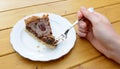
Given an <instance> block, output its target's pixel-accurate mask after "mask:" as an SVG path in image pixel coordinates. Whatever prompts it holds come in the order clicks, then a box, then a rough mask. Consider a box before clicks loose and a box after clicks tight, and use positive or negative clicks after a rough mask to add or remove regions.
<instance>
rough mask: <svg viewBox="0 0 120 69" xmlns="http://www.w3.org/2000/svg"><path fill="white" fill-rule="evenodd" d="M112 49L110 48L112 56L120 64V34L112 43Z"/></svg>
mask: <svg viewBox="0 0 120 69" xmlns="http://www.w3.org/2000/svg"><path fill="white" fill-rule="evenodd" d="M110 47H112V48H111V50H109V54H110V58H111V59H113V60H115V61H116V62H118V63H119V64H120V36H119V35H117V36H116V37H115V38H113V42H112V43H110Z"/></svg>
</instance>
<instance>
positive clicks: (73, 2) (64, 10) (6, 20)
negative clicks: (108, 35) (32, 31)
mask: <svg viewBox="0 0 120 69" xmlns="http://www.w3.org/2000/svg"><path fill="white" fill-rule="evenodd" d="M119 1H120V0H114V1H113V0H109V1H108V0H101V1H97V0H94V1H90V0H67V1H61V2H57V3H50V4H45V5H38V6H33V7H28V8H22V9H17V10H11V11H6V12H2V13H0V29H4V28H8V27H12V26H13V25H14V24H15V23H16V22H17V21H18V20H19V19H21V18H23V17H24V16H27V15H30V14H33V13H40V12H50V13H56V14H59V15H68V14H71V13H75V12H77V11H78V10H79V8H80V6H82V5H84V6H87V7H91V6H92V7H94V8H97V7H101V6H107V5H111V4H115V3H119ZM89 2H90V3H89ZM95 3H97V4H95ZM62 4H64V5H62ZM113 8H114V7H113ZM117 8H119V5H118V7H117ZM111 10H112V9H111ZM104 12H105V11H104ZM108 14H109V13H108ZM117 17H118V16H117Z"/></svg>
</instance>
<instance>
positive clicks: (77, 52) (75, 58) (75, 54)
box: [0, 22, 120, 69]
mask: <svg viewBox="0 0 120 69" xmlns="http://www.w3.org/2000/svg"><path fill="white" fill-rule="evenodd" d="M113 27H114V28H115V30H116V31H117V32H118V33H119V34H120V31H119V30H120V22H118V23H114V24H113ZM1 32H2V31H1ZM5 32H7V31H6V30H5ZM5 32H2V33H5ZM5 35H6V38H9V34H7V33H6V34H5ZM5 35H4V36H5ZM0 36H1V35H0ZM1 37H2V36H1ZM7 42H8V39H7V40H6V41H4V42H3V41H1V43H7ZM5 45H6V44H3V45H1V44H0V48H3V47H5ZM7 46H8V47H9V48H11V45H10V44H9V45H7ZM3 49H4V48H3ZM5 51H6V52H8V53H9V52H11V51H10V50H5ZM1 52H2V51H1ZM1 52H0V54H1ZM98 56H100V53H99V52H97V51H96V50H95V48H93V47H92V45H91V44H89V42H88V41H86V40H84V39H80V38H79V36H77V40H76V43H75V47H74V48H73V49H72V51H71V52H70V53H68V54H67V55H66V56H64V57H62V58H60V59H58V60H55V61H51V62H44V63H42V62H37V66H38V67H39V68H43V69H48V68H49V69H56V68H58V69H66V68H68V67H72V66H74V65H78V64H81V63H83V62H86V61H88V60H91V59H93V58H95V57H98ZM4 57H5V58H4ZM13 57H14V58H13ZM1 58H2V59H1ZM15 58H16V59H15ZM17 58H18V56H16V55H10V56H9V55H8V56H3V57H0V61H1V62H0V67H2V66H5V65H9V64H10V65H12V66H15V64H14V62H15V61H19V59H17ZM21 59H22V57H21ZM8 61H10V62H11V63H8ZM20 61H26V59H22V60H20ZM3 63H4V64H3ZM21 64H22V63H21ZM24 64H25V63H23V65H24ZM31 64H32V63H31ZM33 64H34V63H33ZM63 64H64V65H63ZM28 65H30V64H29V63H28ZM3 68H6V67H3ZM13 69H14V68H13Z"/></svg>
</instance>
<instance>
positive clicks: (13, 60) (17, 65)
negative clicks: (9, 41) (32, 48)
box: [0, 54, 36, 69]
mask: <svg viewBox="0 0 120 69" xmlns="http://www.w3.org/2000/svg"><path fill="white" fill-rule="evenodd" d="M0 68H1V69H9V68H10V69H36V62H33V61H30V60H27V59H25V58H22V57H21V56H19V55H18V54H11V55H7V56H4V57H0Z"/></svg>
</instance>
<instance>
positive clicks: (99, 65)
mask: <svg viewBox="0 0 120 69" xmlns="http://www.w3.org/2000/svg"><path fill="white" fill-rule="evenodd" d="M70 69H120V65H119V64H117V63H115V62H114V61H112V60H109V59H107V58H106V57H104V56H101V57H99V58H97V59H94V60H92V61H90V62H87V63H85V64H81V65H78V66H76V67H73V68H70Z"/></svg>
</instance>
